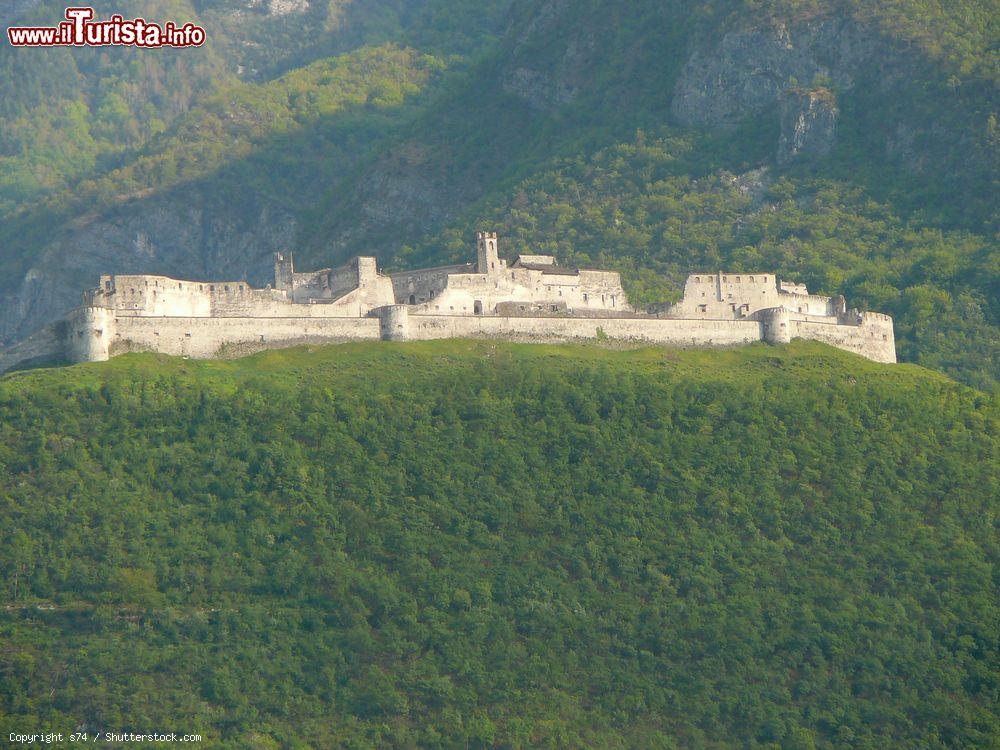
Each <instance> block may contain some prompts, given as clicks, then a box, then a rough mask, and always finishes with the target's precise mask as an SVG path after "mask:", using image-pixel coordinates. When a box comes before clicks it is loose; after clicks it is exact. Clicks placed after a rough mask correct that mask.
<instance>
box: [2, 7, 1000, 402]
mask: <svg viewBox="0 0 1000 750" xmlns="http://www.w3.org/2000/svg"><path fill="white" fill-rule="evenodd" d="M121 5H122V7H121V10H123V12H125V13H126V14H130V13H133V12H134V13H139V12H143V13H146V14H147V15H148V16H149V17H154V16H155V17H160V18H178V19H180V18H188V17H190V18H192V19H195V20H198V21H200V22H202V23H204V24H205V25H206V26H207V27H208V28H209V33H210V38H211V40H212V43H210V44H209V45H207V46H206V47H205V48H203V49H200V50H186V51H180V52H173V53H168V54H161V55H148V54H145V53H143V52H141V51H127V52H116V51H113V50H112V51H97V50H86V49H84V50H72V51H67V50H55V51H45V50H23V49H20V50H17V49H10V48H4V49H2V50H0V70H3V71H4V72H5V74H4V75H0V87H2V91H0V93H2V94H3V96H2V97H0V248H2V250H0V269H2V271H3V273H2V275H0V342H4V343H10V342H12V341H14V340H17V339H20V338H22V337H24V336H25V335H28V334H29V333H31V332H32V331H33V330H35V329H37V327H38V326H40V325H41V324H42V323H45V322H48V321H50V320H53V319H55V318H56V317H58V316H59V315H60V314H61V313H62V312H64V311H65V310H66V309H68V308H69V307H72V306H73V305H74V304H75V303H76V300H77V299H78V298H79V297H78V295H79V292H80V290H81V289H82V288H83V287H86V286H88V285H90V284H91V283H92V279H95V278H97V276H98V275H99V274H100V273H106V272H111V271H114V272H151V273H165V274H173V275H184V276H195V277H197V278H218V277H222V276H225V277H236V278H243V277H246V278H248V279H249V280H250V281H252V282H253V283H264V282H266V280H267V274H268V269H269V266H270V254H271V253H272V252H274V251H275V250H280V249H294V251H295V252H296V258H297V259H298V260H299V262H300V265H303V266H304V265H313V266H323V265H330V264H335V263H339V262H342V261H344V260H345V259H346V258H348V257H350V256H351V255H354V254H358V253H364V254H376V255H378V256H379V258H380V260H381V261H382V262H383V263H384V264H387V265H388V266H389V267H393V268H402V267H406V266H410V265H413V264H416V263H422V262H425V261H431V262H439V261H445V260H455V259H459V258H461V259H463V260H464V259H466V258H467V257H468V255H469V252H470V247H469V244H470V238H471V236H472V235H471V232H472V231H474V230H475V229H477V228H482V227H483V226H484V225H491V228H493V229H496V230H498V231H499V232H501V234H506V235H508V236H509V237H511V240H510V241H509V242H508V244H507V245H506V249H507V251H508V252H516V251H518V250H524V249H542V248H548V249H554V250H556V251H558V252H559V254H560V255H561V256H563V257H565V258H566V259H567V261H568V262H579V263H589V262H593V263H598V262H600V263H601V264H604V265H608V266H610V267H613V268H617V269H619V270H622V271H623V272H624V273H625V275H626V279H627V281H628V284H629V291H630V293H631V294H632V296H633V297H634V298H635V299H637V300H638V301H640V302H645V301H650V300H653V299H656V298H662V297H669V296H671V295H676V294H677V293H678V291H679V288H678V280H679V278H680V277H682V275H683V274H684V273H686V272H690V271H695V270H718V269H719V268H731V269H733V270H749V269H759V268H762V267H763V268H766V269H767V270H774V271H776V272H777V273H778V274H779V275H781V276H783V277H785V278H789V279H794V280H801V281H803V282H805V283H807V284H808V285H809V286H810V287H811V288H812V289H814V290H815V291H817V292H819V293H826V294H837V293H846V294H847V295H848V296H849V298H850V299H851V301H852V302H854V301H856V302H857V303H858V304H860V305H862V306H870V307H871V308H873V309H880V310H885V311H887V312H890V313H892V314H893V315H894V316H895V317H896V323H897V330H898V331H899V334H900V337H901V339H900V342H899V349H900V354H901V356H902V357H903V358H904V359H906V360H908V361H912V362H919V363H921V364H926V365H928V366H931V367H935V368H939V369H942V370H943V371H945V372H947V373H949V374H950V375H952V376H954V377H957V378H959V379H961V380H963V381H964V382H966V383H969V384H972V385H975V386H977V387H985V388H990V387H992V386H993V385H994V384H995V383H996V382H997V380H998V378H1000V369H998V368H1000V364H998V363H1000V317H998V316H1000V312H998V309H1000V305H998V304H997V303H996V300H997V299H1000V249H998V243H997V231H998V229H1000V224H998V221H997V218H998V217H997V211H996V205H997V195H998V190H997V167H998V162H997V158H998V154H1000V148H998V146H1000V135H998V131H997V116H998V111H1000V97H998V85H1000V72H998V71H1000V67H998V52H997V50H998V44H997V42H998V37H1000V34H998V29H1000V21H998V14H997V13H996V8H995V7H994V6H995V4H994V3H991V2H986V1H985V0H960V1H958V2H952V3H947V4H942V3H937V2H929V1H928V0H898V1H895V2H884V1H880V2H876V0H838V2H833V3H829V2H822V3H821V2H814V1H813V0H768V1H767V2H757V1H754V2H750V0H708V1H706V2H701V3H695V4H684V3H662V2H654V0H630V2H625V3H622V2H607V1H601V0H594V1H593V2H586V3H579V2H574V3H567V2H560V1H559V0H517V2H513V3H511V2H509V0H495V1H494V2H490V3H477V2H472V1H471V0H378V1H377V2H370V3H369V2H366V3H347V2H340V1H339V0H324V2H308V3H305V2H280V3H278V2H271V0H267V1H265V2H251V0H224V1H223V0H216V1H211V0H201V1H200V2H194V1H193V0H171V1H170V2H168V1H167V0H130V2H128V3H123V4H121ZM25 7H31V8H32V9H31V10H30V11H29V12H27V15H24V16H23V18H31V19H36V20H38V19H44V18H48V19H51V18H53V17H54V15H57V14H58V12H60V11H59V10H58V8H57V6H56V4H55V3H51V2H49V0H44V2H39V3H34V4H31V3H27V4H25ZM98 10H99V11H100V8H99V9H98ZM7 73H9V75H7Z"/></svg>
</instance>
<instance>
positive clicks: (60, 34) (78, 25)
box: [7, 8, 205, 47]
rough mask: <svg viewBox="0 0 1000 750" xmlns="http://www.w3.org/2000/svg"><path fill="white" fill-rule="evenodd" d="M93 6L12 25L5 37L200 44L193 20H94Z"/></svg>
mask: <svg viewBox="0 0 1000 750" xmlns="http://www.w3.org/2000/svg"><path fill="white" fill-rule="evenodd" d="M93 18H94V9H93V8H67V9H66V20H65V21H63V22H61V23H60V24H59V25H58V26H12V27H10V28H9V29H7V38H8V39H9V40H10V43H11V44H12V45H13V46H15V47H88V46H89V47H110V46H121V47H200V46H201V45H203V44H204V43H205V29H203V28H202V27H201V26H196V25H195V24H193V23H185V24H184V25H182V26H179V25H177V24H175V23H171V22H169V21H168V22H167V23H165V24H163V25H162V26H161V25H160V24H158V23H150V22H149V21H146V20H145V19H142V18H133V19H132V20H128V21H127V20H125V19H124V18H123V17H122V16H119V15H114V16H111V18H110V19H108V20H107V21H94V20H93Z"/></svg>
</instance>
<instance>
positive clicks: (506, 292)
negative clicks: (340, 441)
mask: <svg viewBox="0 0 1000 750" xmlns="http://www.w3.org/2000/svg"><path fill="white" fill-rule="evenodd" d="M454 337H488V338H507V339H514V340H524V341H553V342H558V341H570V340H575V339H591V340H593V339H605V338H606V339H614V340H624V341H631V342H640V343H641V342H645V343H651V344H669V345H676V346H734V345H739V344H745V343H749V342H752V341H760V340H764V341H769V342H773V343H784V342H787V341H791V339H793V338H808V339H817V340H820V341H825V342H827V343H829V344H831V345H833V346H836V347H839V348H841V349H846V350H849V351H853V352H856V353H858V354H861V355H862V356H865V357H868V358H869V359H873V360H876V361H879V362H895V361H896V353H895V341H894V338H893V330H892V319H891V318H890V317H889V316H887V315H882V314H879V313H870V312H859V311H857V310H848V309H847V307H846V303H845V301H844V299H843V297H834V298H830V297H822V296H818V295H812V294H809V292H808V290H807V289H806V288H805V287H804V286H803V285H801V284H790V283H788V282H781V281H779V280H778V279H777V278H776V277H775V275H774V274H772V273H753V274H746V273H739V274H731V273H710V274H692V275H691V276H690V277H689V278H688V280H687V283H686V284H685V288H684V297H683V299H682V300H681V301H680V302H679V303H677V304H675V305H654V306H652V307H651V308H650V309H649V310H648V311H646V312H639V311H636V310H634V309H633V307H632V306H631V305H630V303H629V301H628V296H627V295H626V293H625V290H624V289H623V288H622V285H621V279H620V277H619V274H618V273H616V272H613V271H601V270H588V269H576V268H572V269H571V268H566V267H562V266H560V265H559V264H558V262H557V261H556V259H555V258H554V257H552V256H547V255H521V256H518V257H517V258H516V259H515V260H514V261H513V262H511V263H509V264H508V262H507V261H506V260H504V259H501V258H500V257H499V255H498V250H497V235H496V234H495V233H490V232H480V233H479V235H478V237H477V258H476V262H475V263H468V264H461V265H452V266H444V267H440V268H431V269H422V270H416V271H403V272H399V273H393V274H390V275H384V274H381V273H379V271H378V269H377V267H376V263H375V259H374V258H355V259H354V260H352V261H351V262H350V263H348V264H346V265H344V266H342V267H340V268H336V269H322V270H320V271H313V272H309V273H298V272H296V271H295V269H294V267H293V263H292V258H291V256H290V255H286V254H283V253H279V254H278V255H277V256H276V258H275V269H274V285H273V286H268V287H266V288H264V289H255V288H252V287H250V286H249V285H248V284H247V283H246V282H245V281H228V282H227V281H221V282H220V281H214V282H205V281H184V280H178V279H171V278H167V277H164V276H135V275H127V276H126V275H108V276H102V277H101V279H100V286H99V287H98V288H97V289H94V290H92V291H90V292H87V293H86V294H85V295H84V304H83V305H82V306H81V307H79V308H77V309H76V310H74V311H72V312H71V313H70V314H69V315H68V316H67V317H66V319H65V320H64V321H62V322H60V323H58V324H56V325H55V326H52V327H50V328H49V329H46V330H45V331H42V332H40V333H39V334H37V335H36V336H33V337H31V338H30V339H28V340H27V341H25V342H22V343H21V344H19V345H18V346H16V347H13V348H11V349H10V350H8V351H6V352H0V372H2V371H4V370H6V369H10V368H11V367H14V366H17V365H18V364H21V363H26V362H36V361H44V360H45V359H46V357H48V358H50V359H68V360H70V361H73V362H86V361H101V360H106V359H108V358H109V357H112V356H115V355H116V354H120V353H123V352H128V351H157V352H163V353H166V354H173V355H181V356H189V357H198V358H210V357H224V356H240V355H243V354H247V353H250V352H253V351H258V350H261V349H267V348H276V347H283V346H291V345H295V344H301V343H310V342H334V341H350V340H371V341H376V340H379V339H382V340H392V341H404V340H426V339H438V338H454Z"/></svg>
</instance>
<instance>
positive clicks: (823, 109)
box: [777, 88, 840, 164]
mask: <svg viewBox="0 0 1000 750" xmlns="http://www.w3.org/2000/svg"><path fill="white" fill-rule="evenodd" d="M779 102H780V108H779V118H780V120H781V137H780V138H779V140H778V155H777V159H778V164H787V163H788V162H790V161H793V160H795V159H814V158H820V157H823V156H826V155H828V154H829V153H830V150H831V149H832V148H833V143H834V139H835V135H836V127H837V117H838V115H839V114H840V111H839V110H838V109H837V102H836V98H835V97H834V95H833V93H832V92H831V91H830V90H829V89H824V88H819V89H815V90H811V91H807V90H804V89H799V88H795V89H789V90H787V91H785V92H783V93H782V95H781V98H780V99H779Z"/></svg>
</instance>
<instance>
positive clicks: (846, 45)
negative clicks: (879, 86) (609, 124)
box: [671, 19, 889, 131]
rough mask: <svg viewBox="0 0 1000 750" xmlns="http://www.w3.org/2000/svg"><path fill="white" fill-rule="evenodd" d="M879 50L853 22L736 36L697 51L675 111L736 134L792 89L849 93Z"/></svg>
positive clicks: (687, 121)
mask: <svg viewBox="0 0 1000 750" xmlns="http://www.w3.org/2000/svg"><path fill="white" fill-rule="evenodd" d="M878 51H879V40H878V38H877V36H876V35H875V34H874V33H873V32H872V31H871V30H869V29H866V28H864V27H861V26H859V25H858V24H856V23H855V22H854V21H850V20H838V19H825V20H820V21H813V22H807V23H803V24H801V25H797V26H788V25H785V24H774V25H770V26H765V27H757V28H751V29H743V30H738V31H731V32H729V33H727V34H725V35H724V36H723V37H722V39H721V40H720V41H719V42H718V43H717V44H711V43H708V42H706V41H701V42H697V43H696V44H695V45H694V49H693V51H692V52H691V54H690V57H689V58H688V60H687V63H686V64H685V66H684V69H683V71H682V72H681V75H680V77H679V79H678V81H677V85H676V88H675V90H674V98H673V102H672V104H671V109H672V111H673V114H674V116H675V117H676V118H677V120H678V121H679V122H681V123H682V124H684V125H693V126H701V127H709V128H712V129H716V130H723V131H725V130H731V129H732V128H734V127H735V126H736V125H737V124H738V123H739V122H740V121H741V120H743V119H744V118H746V117H747V116H748V115H754V114H759V113H761V112H763V111H765V110H767V109H769V108H771V107H774V106H775V105H777V104H778V101H779V98H780V97H781V96H782V94H783V93H785V92H786V91H789V90H790V89H794V88H797V87H799V86H811V85H812V84H813V82H814V81H817V80H823V81H824V82H828V83H829V85H830V86H832V87H833V88H835V89H837V90H841V91H847V90H850V89H851V88H852V87H853V86H854V85H855V82H856V80H857V77H858V75H859V73H860V72H861V71H862V70H864V69H867V68H870V66H872V65H873V64H874V65H878V64H879V63H878V62H877V61H876V59H875V58H876V56H877V55H876V53H877V52H878ZM886 83H887V84H888V83H889V82H888V81H886Z"/></svg>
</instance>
